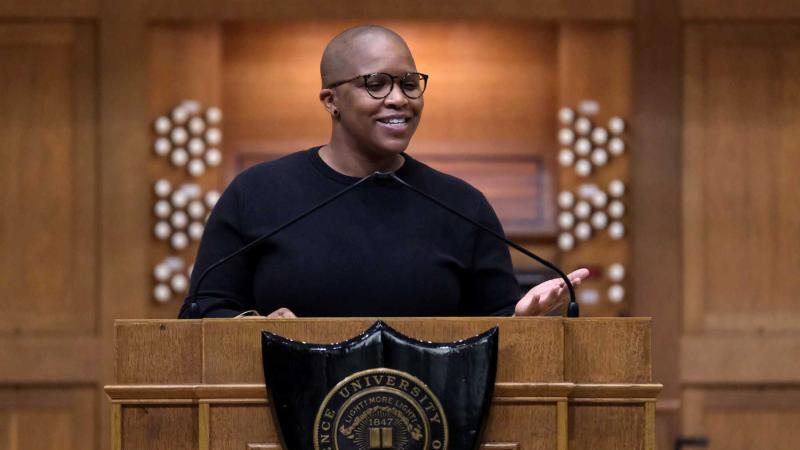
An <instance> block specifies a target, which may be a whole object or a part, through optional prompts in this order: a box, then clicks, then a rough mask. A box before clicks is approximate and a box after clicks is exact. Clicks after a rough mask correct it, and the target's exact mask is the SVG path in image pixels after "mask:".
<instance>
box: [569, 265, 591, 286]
mask: <svg viewBox="0 0 800 450" xmlns="http://www.w3.org/2000/svg"><path fill="white" fill-rule="evenodd" d="M567 277H569V281H571V282H572V284H574V285H575V286H579V285H580V284H581V282H583V280H585V279H586V278H588V277H589V269H586V268H580V269H578V270H576V271H574V272H572V273H570V274H569V275H567Z"/></svg>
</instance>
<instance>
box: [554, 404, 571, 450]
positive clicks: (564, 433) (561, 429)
mask: <svg viewBox="0 0 800 450" xmlns="http://www.w3.org/2000/svg"><path fill="white" fill-rule="evenodd" d="M557 408H558V409H557V411H556V420H557V421H558V424H557V425H556V427H557V434H558V435H557V439H558V442H557V446H558V450H567V446H568V443H569V405H568V403H567V402H563V401H562V402H558V406H557Z"/></svg>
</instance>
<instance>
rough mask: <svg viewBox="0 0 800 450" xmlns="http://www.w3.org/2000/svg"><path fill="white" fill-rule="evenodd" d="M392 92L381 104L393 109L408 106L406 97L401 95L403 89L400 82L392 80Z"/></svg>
mask: <svg viewBox="0 0 800 450" xmlns="http://www.w3.org/2000/svg"><path fill="white" fill-rule="evenodd" d="M392 82H393V84H392V90H391V92H389V95H387V96H386V98H384V99H383V103H384V104H385V105H386V106H393V107H395V108H398V107H402V106H405V105H407V104H408V97H406V94H404V93H403V89H402V88H401V87H400V83H401V81H400V80H392Z"/></svg>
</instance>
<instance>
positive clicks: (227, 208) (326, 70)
mask: <svg viewBox="0 0 800 450" xmlns="http://www.w3.org/2000/svg"><path fill="white" fill-rule="evenodd" d="M320 72H321V76H322V89H321V91H320V94H319V98H320V102H321V103H322V106H323V107H324V108H325V110H326V111H327V112H328V114H330V117H331V123H332V132H331V138H330V141H329V142H328V143H327V144H326V145H323V146H321V147H317V148H312V149H309V150H306V151H302V152H298V153H294V154H291V155H289V156H286V157H284V158H281V159H278V160H275V161H271V162H269V163H264V164H260V165H257V166H255V167H252V168H250V169H248V170H246V171H244V172H243V173H242V174H240V175H239V176H238V177H237V178H236V179H235V180H234V181H233V182H232V183H231V185H230V186H229V187H228V189H226V191H225V193H224V194H223V196H222V198H221V199H220V201H219V203H218V204H217V206H216V207H215V209H214V211H213V213H212V215H211V217H210V218H209V221H208V225H207V228H206V232H205V234H204V236H203V239H202V242H201V244H200V249H199V251H198V257H197V262H196V264H195V269H194V271H193V277H192V278H193V279H192V287H193V289H192V292H193V291H194V290H195V289H197V296H196V298H193V297H191V296H190V298H188V299H187V301H186V302H185V303H184V306H183V308H182V309H181V313H180V317H184V318H196V317H235V316H239V315H241V314H242V313H243V312H245V311H248V310H255V311H257V312H258V313H260V314H268V316H269V317H295V314H297V315H300V316H453V315H487V314H498V315H511V314H512V313H514V314H517V315H539V314H544V313H546V312H548V311H550V310H552V309H554V308H556V307H557V306H559V304H560V298H561V295H562V294H563V291H564V289H565V287H564V286H563V282H562V281H561V280H559V279H554V280H550V281H547V282H545V283H542V284H540V285H538V286H536V287H534V288H533V289H531V290H530V291H529V292H528V293H527V294H525V295H524V296H523V297H522V298H521V299H520V297H519V292H518V287H517V283H516V280H515V278H514V275H513V272H512V268H511V260H510V256H509V253H508V249H507V247H506V246H505V244H503V243H502V242H500V241H499V240H497V239H496V238H494V237H492V236H491V235H489V234H488V233H485V232H483V231H480V230H478V229H477V228H476V227H474V226H472V225H470V224H468V223H466V222H464V221H463V220H462V219H459V218H457V217H455V216H454V215H453V214H451V213H449V212H447V211H445V210H443V209H441V208H439V207H438V206H436V205H434V204H433V203H431V202H429V201H428V200H426V199H424V198H422V197H420V196H419V195H418V194H417V193H414V192H412V191H410V190H408V189H407V188H405V187H403V186H401V185H399V184H398V183H395V182H380V181H375V182H368V183H367V184H365V185H362V186H359V187H358V188H356V189H355V190H353V191H351V192H349V193H348V194H346V195H344V196H342V197H341V198H339V199H338V200H336V201H335V202H334V203H331V204H329V205H328V206H326V207H324V208H322V209H320V210H318V211H316V212H315V213H314V214H313V215H311V216H308V218H306V219H303V220H301V221H299V222H297V223H295V224H294V225H292V226H291V227H289V228H286V229H285V230H284V231H282V232H281V233H279V234H277V235H275V236H274V237H272V238H270V239H268V240H267V241H265V242H264V243H263V245H259V246H257V247H256V248H253V249H251V250H250V251H248V252H247V253H245V254H243V255H241V256H239V257H237V258H234V259H232V260H230V261H228V262H227V263H225V264H223V265H221V266H219V267H217V268H216V269H214V270H213V271H211V272H209V274H208V275H207V277H206V278H205V279H204V280H203V283H202V284H201V285H200V286H199V289H198V288H197V286H196V283H197V277H198V275H199V274H200V273H202V272H203V271H204V270H205V269H206V268H207V267H209V265H210V264H212V263H213V262H214V261H217V260H219V259H220V258H223V257H225V256H227V255H229V254H231V253H232V252H234V251H236V250H237V249H239V248H241V247H242V246H244V245H246V244H247V243H248V242H251V241H253V240H254V239H256V238H257V237H258V236H260V235H262V234H264V233H265V232H268V231H269V230H272V229H275V228H276V227H278V226H279V225H281V224H282V223H284V222H286V221H287V220H289V219H290V218H292V217H295V216H297V215H298V214H300V213H302V212H303V211H305V210H307V209H308V208H309V207H311V206H312V205H314V204H316V203H319V202H320V201H322V200H324V199H326V198H329V197H330V196H331V195H333V194H335V193H336V192H339V191H341V190H342V189H343V188H345V187H347V186H348V185H352V184H353V183H355V182H356V181H358V180H359V179H361V178H362V177H365V176H367V175H370V174H372V173H374V172H376V171H395V173H396V174H397V175H398V176H399V177H400V178H402V179H403V180H405V181H407V182H408V183H410V184H412V185H414V186H416V187H418V188H419V189H422V190H423V191H425V192H427V193H429V194H431V195H433V196H434V197H436V198H438V199H440V200H442V201H444V202H445V203H447V204H449V205H451V206H453V207H454V208H455V209H456V210H458V211H461V212H463V213H464V214H466V215H468V216H470V217H471V218H473V219H475V220H477V221H479V222H481V223H483V224H485V225H487V226H489V227H491V228H492V229H495V230H496V231H498V232H500V233H502V228H501V226H500V223H499V221H498V220H497V217H496V215H495V213H494V211H493V210H492V208H491V206H489V203H488V202H487V201H486V199H485V197H484V196H483V195H482V194H481V193H480V192H479V191H477V190H476V189H474V188H473V187H471V186H469V185H468V184H466V183H464V182H463V181H461V180H459V179H457V178H454V177H451V176H449V175H445V174H442V173H440V172H437V171H435V170H433V169H431V168H429V167H427V166H425V165H424V164H422V163H420V162H418V161H416V160H414V159H413V158H411V157H409V156H408V155H405V153H404V151H405V149H406V148H407V147H408V144H409V141H410V140H411V137H412V136H413V134H414V131H415V130H416V128H417V125H418V124H419V120H420V117H421V114H422V110H423V106H424V100H423V93H424V91H425V87H426V85H427V78H428V77H427V75H424V74H420V73H418V72H417V68H416V65H415V63H414V59H413V57H412V56H411V52H410V50H409V49H408V46H407V45H406V43H405V42H404V41H403V39H402V38H401V37H400V36H399V35H397V34H396V33H394V32H393V31H391V30H388V29H386V28H383V27H377V26H361V27H356V28H352V29H349V30H346V31H344V32H343V33H341V34H340V35H338V36H336V37H335V38H334V39H333V40H332V41H331V42H330V43H329V44H328V46H327V47H326V49H325V52H324V54H323V57H322V62H321V64H320ZM586 276H588V270H586V269H580V270H578V271H575V272H573V273H572V274H570V278H571V280H572V282H573V283H574V284H575V285H578V284H580V282H581V281H582V280H583V279H584V278H585V277H586Z"/></svg>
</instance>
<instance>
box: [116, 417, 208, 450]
mask: <svg viewBox="0 0 800 450" xmlns="http://www.w3.org/2000/svg"><path fill="white" fill-rule="evenodd" d="M122 428H123V429H124V430H125V433H124V439H123V441H122V449H121V450H194V449H196V448H197V446H198V442H199V441H198V434H197V432H198V416H197V406H126V407H123V408H122Z"/></svg>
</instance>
